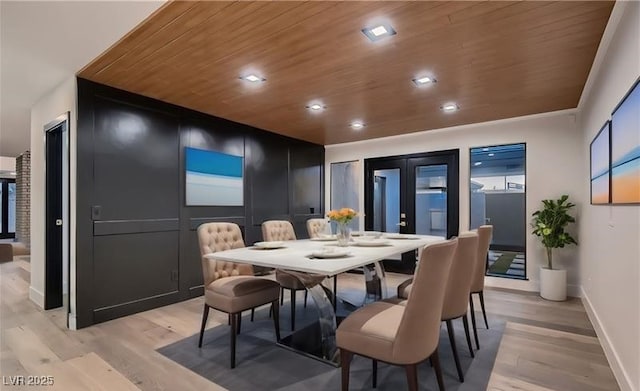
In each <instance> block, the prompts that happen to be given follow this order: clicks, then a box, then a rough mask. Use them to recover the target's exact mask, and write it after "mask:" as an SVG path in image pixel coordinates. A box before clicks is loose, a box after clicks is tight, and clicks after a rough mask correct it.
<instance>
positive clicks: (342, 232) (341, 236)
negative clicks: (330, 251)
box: [336, 222, 351, 247]
mask: <svg viewBox="0 0 640 391" xmlns="http://www.w3.org/2000/svg"><path fill="white" fill-rule="evenodd" d="M336 237H337V239H338V246H340V247H347V246H348V245H349V242H350V241H351V228H350V227H349V226H348V225H347V223H341V222H338V226H337V231H336Z"/></svg>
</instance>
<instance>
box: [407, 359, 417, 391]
mask: <svg viewBox="0 0 640 391" xmlns="http://www.w3.org/2000/svg"><path fill="white" fill-rule="evenodd" d="M404 369H405V370H406V371H407V384H408V385H409V391H418V365H417V364H411V365H405V366H404Z"/></svg>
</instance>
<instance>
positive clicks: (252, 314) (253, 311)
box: [251, 308, 256, 322]
mask: <svg viewBox="0 0 640 391" xmlns="http://www.w3.org/2000/svg"><path fill="white" fill-rule="evenodd" d="M255 314H256V309H255V308H252V309H251V321H252V322H253V316H254V315H255Z"/></svg>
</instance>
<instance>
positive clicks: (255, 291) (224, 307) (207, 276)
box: [198, 223, 280, 368]
mask: <svg viewBox="0 0 640 391" xmlns="http://www.w3.org/2000/svg"><path fill="white" fill-rule="evenodd" d="M198 243H199V245H200V254H201V255H205V254H209V253H215V252H217V251H224V250H230V249H234V248H240V247H244V241H243V240H242V232H241V231H240V227H238V226H237V225H236V224H232V223H206V224H202V225H201V226H200V227H198ZM202 274H203V277H204V313H203V314H202V326H201V328H200V339H199V340H198V347H202V338H203V336H204V329H205V327H206V325H207V317H208V316H209V308H213V309H216V310H219V311H222V312H226V313H228V314H229V316H230V318H231V368H235V366H236V334H237V333H239V332H240V322H241V319H242V311H245V310H248V309H254V308H256V307H259V306H261V305H264V304H269V303H271V308H272V310H273V315H274V316H273V322H274V325H275V329H276V340H277V341H279V340H280V325H279V323H278V322H279V318H278V312H279V306H278V298H279V296H280V286H279V285H278V283H276V282H275V281H271V280H267V279H264V278H260V277H255V276H254V275H253V267H252V266H251V265H244V264H235V263H233V262H225V261H218V260H214V259H208V258H204V257H202Z"/></svg>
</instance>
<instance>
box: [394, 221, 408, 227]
mask: <svg viewBox="0 0 640 391" xmlns="http://www.w3.org/2000/svg"><path fill="white" fill-rule="evenodd" d="M396 225H399V226H401V227H406V226H407V222H406V221H401V222H399V223H398V224H396Z"/></svg>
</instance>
